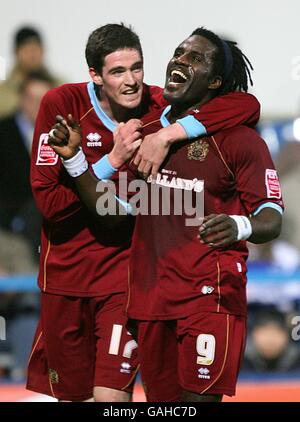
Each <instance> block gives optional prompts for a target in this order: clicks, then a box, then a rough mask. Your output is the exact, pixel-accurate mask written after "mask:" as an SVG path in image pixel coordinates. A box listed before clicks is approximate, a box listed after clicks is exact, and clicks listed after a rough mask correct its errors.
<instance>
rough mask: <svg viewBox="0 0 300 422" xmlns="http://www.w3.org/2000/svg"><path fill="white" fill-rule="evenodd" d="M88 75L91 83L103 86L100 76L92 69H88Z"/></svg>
mask: <svg viewBox="0 0 300 422" xmlns="http://www.w3.org/2000/svg"><path fill="white" fill-rule="evenodd" d="M89 74H90V77H91V78H92V81H93V82H94V83H95V84H96V85H103V80H102V77H101V75H100V74H99V73H98V72H97V71H96V70H95V69H94V68H93V67H90V68H89Z"/></svg>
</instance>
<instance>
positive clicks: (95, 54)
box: [85, 23, 143, 73]
mask: <svg viewBox="0 0 300 422" xmlns="http://www.w3.org/2000/svg"><path fill="white" fill-rule="evenodd" d="M125 48H132V49H135V50H137V51H138V52H139V53H140V54H141V57H142V58H143V52H142V46H141V43H140V39H139V37H138V35H137V34H136V33H135V32H134V31H133V29H132V28H131V26H129V27H127V26H125V25H124V24H123V23H121V24H107V25H104V26H101V27H100V28H97V29H96V30H95V31H93V32H92V33H91V35H90V36H89V39H88V42H87V45H86V49H85V58H86V61H87V64H88V66H89V67H93V68H94V69H95V70H96V71H97V72H99V73H101V72H102V67H103V64H104V59H105V57H106V56H107V55H108V54H110V53H113V52H114V51H117V50H122V49H125Z"/></svg>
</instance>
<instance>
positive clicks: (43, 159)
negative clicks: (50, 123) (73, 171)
mask: <svg viewBox="0 0 300 422" xmlns="http://www.w3.org/2000/svg"><path fill="white" fill-rule="evenodd" d="M48 138H49V134H48V133H42V134H41V136H40V140H39V149H38V154H37V160H36V165H37V166H55V164H56V163H57V161H58V155H57V154H56V153H55V152H54V151H53V149H52V148H51V146H50V145H49V144H48Z"/></svg>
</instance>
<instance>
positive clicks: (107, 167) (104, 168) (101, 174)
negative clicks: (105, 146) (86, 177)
mask: <svg viewBox="0 0 300 422" xmlns="http://www.w3.org/2000/svg"><path fill="white" fill-rule="evenodd" d="M92 169H93V172H94V174H95V176H96V177H97V178H98V179H100V180H109V179H110V178H111V177H112V176H113V174H114V173H116V171H118V169H115V168H114V167H113V166H112V165H111V164H110V161H109V158H108V154H106V155H104V157H102V158H101V159H100V160H99V161H97V162H96V163H95V164H92Z"/></svg>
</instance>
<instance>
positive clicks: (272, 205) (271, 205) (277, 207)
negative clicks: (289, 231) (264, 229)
mask: <svg viewBox="0 0 300 422" xmlns="http://www.w3.org/2000/svg"><path fill="white" fill-rule="evenodd" d="M264 208H272V209H273V210H276V211H278V212H279V213H280V214H281V215H282V214H283V209H282V207H281V206H280V205H278V204H275V203H274V202H266V203H264V204H262V205H260V206H259V207H258V208H256V210H255V211H254V212H253V213H252V215H254V216H255V215H257V214H258V213H260V211H261V210H263V209H264Z"/></svg>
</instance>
